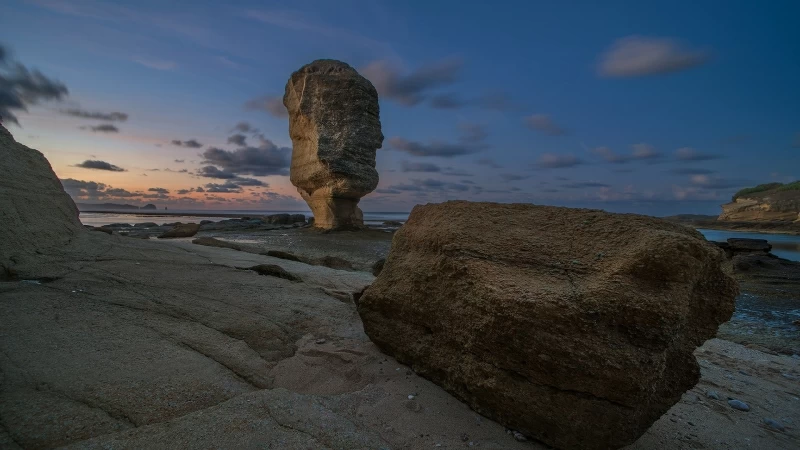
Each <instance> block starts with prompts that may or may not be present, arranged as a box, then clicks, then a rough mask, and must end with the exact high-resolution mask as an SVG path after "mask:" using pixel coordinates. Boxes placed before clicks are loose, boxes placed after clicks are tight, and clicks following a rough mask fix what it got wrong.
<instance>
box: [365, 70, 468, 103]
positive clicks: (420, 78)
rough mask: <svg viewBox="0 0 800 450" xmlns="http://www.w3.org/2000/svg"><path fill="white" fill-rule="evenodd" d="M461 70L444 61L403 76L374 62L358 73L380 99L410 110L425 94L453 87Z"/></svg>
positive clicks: (397, 71)
mask: <svg viewBox="0 0 800 450" xmlns="http://www.w3.org/2000/svg"><path fill="white" fill-rule="evenodd" d="M462 66H463V61H461V60H460V59H445V60H442V61H438V62H436V63H433V64H429V65H426V66H423V67H420V68H419V69H417V70H416V71H413V72H411V73H403V71H402V70H401V69H400V68H398V67H396V66H394V65H392V64H391V63H389V62H387V61H374V62H372V63H370V64H369V65H367V66H366V67H364V68H363V69H361V70H360V72H361V74H362V75H364V76H365V77H366V78H368V79H369V80H370V81H371V82H372V84H373V85H375V89H377V90H378V93H379V94H380V95H381V97H382V98H387V99H390V100H393V101H396V102H397V103H399V104H401V105H403V106H414V105H417V104H419V103H420V102H421V101H422V100H423V99H425V97H426V96H427V95H428V92H429V91H431V90H434V89H437V88H440V87H444V86H449V85H451V84H453V83H455V82H456V81H457V80H458V75H459V72H460V71H461V67H462Z"/></svg>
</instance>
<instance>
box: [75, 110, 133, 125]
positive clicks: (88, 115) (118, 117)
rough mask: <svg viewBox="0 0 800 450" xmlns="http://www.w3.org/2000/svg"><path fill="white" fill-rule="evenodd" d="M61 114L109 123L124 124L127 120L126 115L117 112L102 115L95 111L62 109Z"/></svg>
mask: <svg viewBox="0 0 800 450" xmlns="http://www.w3.org/2000/svg"><path fill="white" fill-rule="evenodd" d="M61 113H62V114H66V115H68V116H73V117H80V118H82V119H94V120H106V121H109V122H124V121H126V120H128V115H127V114H126V113H123V112H118V111H113V112H110V113H103V112H97V111H85V110H82V109H62V110H61Z"/></svg>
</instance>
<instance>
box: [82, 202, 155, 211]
mask: <svg viewBox="0 0 800 450" xmlns="http://www.w3.org/2000/svg"><path fill="white" fill-rule="evenodd" d="M75 205H76V206H77V207H78V209H79V210H81V211H86V212H89V211H94V212H99V211H108V210H118V209H135V210H141V209H146V210H154V209H158V208H157V207H156V205H154V204H152V203H148V204H146V205H144V206H142V207H139V206H136V205H128V204H119V203H76V204H75Z"/></svg>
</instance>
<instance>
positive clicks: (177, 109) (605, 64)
mask: <svg viewBox="0 0 800 450" xmlns="http://www.w3.org/2000/svg"><path fill="white" fill-rule="evenodd" d="M658 3H659V4H655V2H640V1H626V2H621V1H608V2H595V1H568V2H536V1H529V0H528V1H496V2H464V1H450V0H437V1H430V0H427V1H412V0H410V1H404V2H390V1H379V0H365V1H355V0H339V1H336V2H329V1H306V0H296V1H293V2H289V3H287V2H278V1H275V2H269V1H228V2H219V1H203V0H197V1H170V2H166V1H160V0H157V1H156V0H139V1H123V0H119V1H56V0H27V1H22V0H6V1H4V2H3V6H2V14H0V45H2V46H3V48H4V49H5V51H0V81H3V80H4V79H5V80H6V82H5V86H4V85H3V83H0V94H3V93H4V92H3V91H2V89H6V90H7V91H8V90H9V89H10V90H12V91H14V90H15V91H14V92H15V94H14V92H12V94H14V95H8V94H9V93H8V92H5V94H6V95H0V116H3V122H4V124H5V126H7V127H8V128H9V130H10V131H11V132H12V134H14V136H15V138H16V139H17V140H18V141H19V142H21V143H23V144H25V145H27V146H29V147H32V148H36V149H38V150H40V151H42V152H43V153H44V154H45V156H46V157H47V158H48V159H49V161H50V163H51V165H52V166H53V169H54V171H55V172H56V174H57V175H58V177H59V178H60V179H61V180H62V183H63V184H64V187H65V189H66V190H67V191H68V192H69V193H70V194H71V195H72V196H73V198H74V199H75V200H76V201H77V202H80V203H106V202H109V203H128V204H134V205H143V204H146V203H154V204H156V205H158V206H159V207H160V208H161V207H165V206H167V207H169V208H170V209H192V210H197V209H215V210H223V209H226V210H264V211H269V210H273V211H275V210H297V211H307V210H308V208H307V207H306V205H305V204H304V203H303V201H302V200H301V199H300V196H299V195H298V194H297V191H296V189H295V188H294V186H292V185H291V183H290V181H289V177H288V173H289V172H288V171H289V161H290V155H291V144H292V143H291V140H290V138H289V133H288V119H287V117H286V112H285V108H284V107H283V105H282V101H281V99H282V96H283V92H284V86H285V84H286V81H287V80H288V78H289V76H290V75H291V73H292V72H293V71H295V70H297V69H299V68H300V67H302V66H303V65H304V64H307V63H309V62H311V61H313V60H315V59H321V58H332V59H338V60H342V61H345V62H347V63H348V64H350V65H351V66H353V67H354V68H356V69H357V70H358V71H359V72H360V73H361V74H362V75H364V76H365V77H367V78H368V79H369V80H370V81H371V82H372V83H373V84H374V85H375V87H376V88H377V90H378V93H379V98H380V109H381V117H380V118H381V123H382V129H383V134H384V136H385V140H384V142H383V147H382V148H381V149H379V150H378V151H377V170H378V173H379V175H380V184H379V185H378V188H377V189H376V190H375V191H374V192H372V193H371V194H369V195H367V196H366V197H364V198H363V199H362V200H361V207H362V209H364V210H365V211H368V212H369V211H409V210H410V209H411V208H412V207H413V206H414V205H415V204H424V203H430V202H441V201H444V200H449V199H466V200H474V201H499V202H532V203H537V204H551V205H564V206H575V207H591V208H601V209H606V210H609V211H617V212H636V213H643V214H652V215H670V214H679V213H695V214H717V213H718V212H719V205H720V204H722V203H725V202H727V201H729V199H730V197H731V195H732V194H733V193H734V192H736V191H737V190H738V189H740V188H743V187H747V186H752V185H755V184H760V183H767V182H775V181H779V182H789V181H793V180H796V179H800V86H798V80H800V58H798V57H797V55H800V27H798V26H797V23H796V18H797V17H798V16H800V2H797V1H792V0H789V1H778V0H776V1H770V2H752V1H737V0H731V1H726V2H721V1H717V2H705V1H669V2H658ZM4 71H5V72H4ZM35 71H38V72H35ZM3 73H5V74H6V75H5V78H2V77H3ZM9 80H11V81H9ZM15 80H16V81H15ZM28 80H34V81H35V83H28V84H26V83H24V82H25V81H28ZM14 83H16V84H14ZM25 89H27V90H25Z"/></svg>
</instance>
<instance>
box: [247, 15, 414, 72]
mask: <svg viewBox="0 0 800 450" xmlns="http://www.w3.org/2000/svg"><path fill="white" fill-rule="evenodd" d="M243 15H244V17H246V18H249V19H252V20H256V21H259V22H261V23H264V24H267V25H272V26H276V27H280V28H283V29H287V30H292V31H300V32H304V33H309V34H316V35H319V36H322V37H325V38H329V39H331V40H332V41H333V42H344V43H346V44H348V45H351V46H356V47H360V48H364V49H367V50H369V51H370V52H371V53H373V54H375V55H381V56H384V57H385V56H386V55H389V56H390V57H391V58H392V59H394V60H399V59H400V58H399V57H397V53H396V52H395V51H394V49H393V48H392V46H391V45H389V44H388V43H386V42H383V41H381V40H378V39H373V38H371V37H369V36H365V35H363V34H359V33H355V32H353V31H351V30H348V29H346V28H340V27H335V26H331V25H327V24H323V23H318V22H316V21H314V20H312V19H310V18H308V17H306V16H305V15H304V14H302V13H300V12H298V11H290V10H263V9H262V10H255V9H251V10H247V11H245V12H244V13H243Z"/></svg>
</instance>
